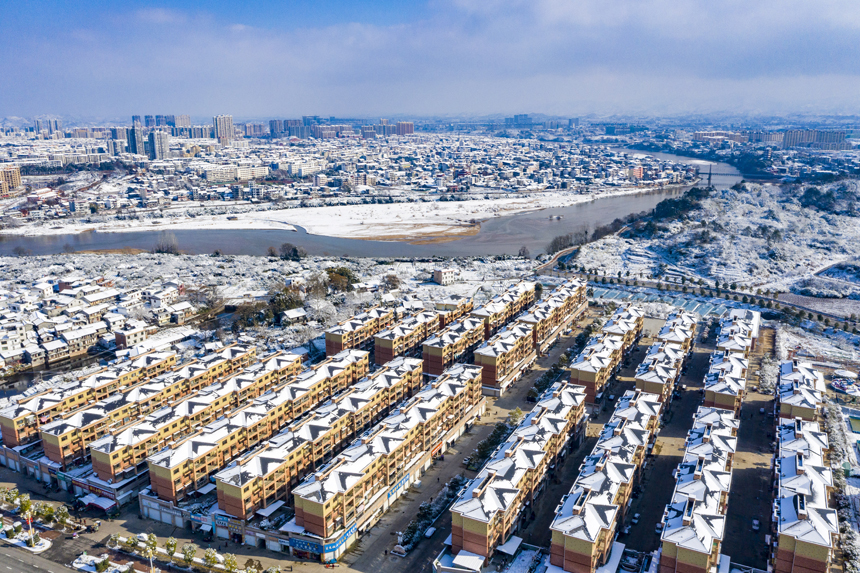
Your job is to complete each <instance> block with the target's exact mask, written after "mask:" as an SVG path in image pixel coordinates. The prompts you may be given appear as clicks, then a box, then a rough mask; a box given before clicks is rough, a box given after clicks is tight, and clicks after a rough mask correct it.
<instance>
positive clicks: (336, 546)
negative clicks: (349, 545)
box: [325, 523, 356, 553]
mask: <svg viewBox="0 0 860 573" xmlns="http://www.w3.org/2000/svg"><path fill="white" fill-rule="evenodd" d="M355 529H356V524H355V523H353V524H352V525H351V526H350V527H349V529H347V530H346V531H344V532H343V535H341V536H340V539H338V540H337V541H335V542H334V543H328V544H326V546H325V552H326V553H331V552H332V551H337V550H338V549H339V548H340V546H341V545H343V544H344V543H346V540H347V539H349V537H350V535H352V534H353V533H355Z"/></svg>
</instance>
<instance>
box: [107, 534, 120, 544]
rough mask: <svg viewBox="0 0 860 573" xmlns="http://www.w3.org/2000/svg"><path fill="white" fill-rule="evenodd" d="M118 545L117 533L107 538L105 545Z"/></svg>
mask: <svg viewBox="0 0 860 573" xmlns="http://www.w3.org/2000/svg"><path fill="white" fill-rule="evenodd" d="M118 545H119V533H113V534H111V536H110V537H109V538H108V542H107V546H108V547H117V546H118Z"/></svg>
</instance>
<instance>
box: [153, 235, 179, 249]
mask: <svg viewBox="0 0 860 573" xmlns="http://www.w3.org/2000/svg"><path fill="white" fill-rule="evenodd" d="M152 252H153V253H160V254H166V255H178V254H179V242H178V241H177V240H176V235H174V234H173V233H171V232H170V231H162V232H161V234H160V235H159V236H158V242H157V243H156V244H155V247H153V249H152Z"/></svg>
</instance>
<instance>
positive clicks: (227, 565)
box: [224, 553, 239, 573]
mask: <svg viewBox="0 0 860 573" xmlns="http://www.w3.org/2000/svg"><path fill="white" fill-rule="evenodd" d="M224 570H225V571H226V572H227V573H236V571H238V570H239V562H238V561H236V556H235V555H233V554H232V553H226V554H224Z"/></svg>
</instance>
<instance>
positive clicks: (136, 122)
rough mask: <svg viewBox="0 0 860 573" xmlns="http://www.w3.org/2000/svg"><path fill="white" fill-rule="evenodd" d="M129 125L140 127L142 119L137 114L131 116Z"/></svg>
mask: <svg viewBox="0 0 860 573" xmlns="http://www.w3.org/2000/svg"><path fill="white" fill-rule="evenodd" d="M131 126H132V127H142V126H143V121H141V119H140V116H139V115H133V116H131Z"/></svg>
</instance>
